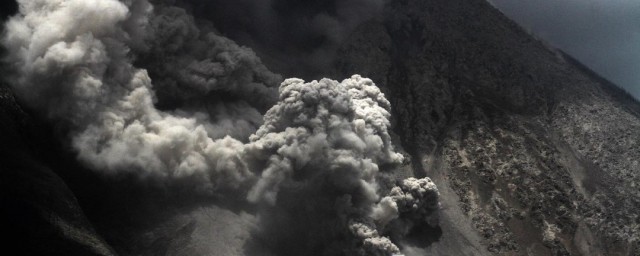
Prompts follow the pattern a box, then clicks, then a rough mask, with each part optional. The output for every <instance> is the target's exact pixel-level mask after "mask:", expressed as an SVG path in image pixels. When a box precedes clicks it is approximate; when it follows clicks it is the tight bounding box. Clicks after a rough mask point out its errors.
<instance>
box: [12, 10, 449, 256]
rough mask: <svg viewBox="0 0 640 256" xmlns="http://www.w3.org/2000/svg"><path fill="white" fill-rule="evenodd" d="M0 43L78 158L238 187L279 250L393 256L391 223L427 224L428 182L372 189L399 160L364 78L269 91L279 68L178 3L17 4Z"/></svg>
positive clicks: (204, 189) (230, 190) (205, 189)
mask: <svg viewBox="0 0 640 256" xmlns="http://www.w3.org/2000/svg"><path fill="white" fill-rule="evenodd" d="M2 43H3V44H4V46H5V47H6V48H7V49H9V55H8V58H7V61H8V62H10V63H12V64H14V67H15V76H14V77H13V81H12V85H13V87H14V89H15V91H16V93H17V94H18V95H19V96H20V97H21V98H22V100H23V101H24V102H26V103H27V104H28V105H29V106H30V107H31V108H33V109H35V110H37V111H41V112H42V113H44V115H46V116H47V117H48V118H51V119H52V120H54V121H56V122H60V123H62V124H64V125H65V126H67V127H69V135H70V137H71V145H72V146H73V148H74V149H75V150H76V151H77V153H78V157H79V159H80V161H82V162H83V163H85V164H87V165H89V166H90V167H92V168H93V169H95V170H99V171H102V172H103V173H105V174H118V173H129V174H134V175H137V176H138V177H140V178H143V179H144V180H151V181H154V182H155V183H157V184H163V185H169V186H173V185H180V184H182V185H184V184H185V183H186V184H188V186H189V187H193V188H194V189H195V190H196V191H197V192H198V193H204V194H206V195H209V194H211V193H216V194H223V195H228V196H231V197H244V196H246V197H247V198H246V200H247V201H249V202H251V203H255V204H257V205H260V206H261V209H262V210H261V211H260V215H261V216H262V217H261V227H262V228H263V231H264V232H266V233H268V234H273V236H272V239H275V241H274V242H273V243H274V246H275V247H276V250H277V251H279V252H284V253H293V254H295V253H298V252H301V253H303V254H305V255H310V254H309V253H310V252H316V253H327V254H331V252H338V253H347V252H353V253H355V254H359V255H392V254H396V253H397V252H398V246H396V245H394V243H393V242H392V239H398V240H401V239H402V237H403V236H404V235H405V234H406V232H395V231H393V228H389V227H397V226H402V227H409V226H411V225H414V223H418V222H422V221H427V219H428V216H429V214H431V213H432V212H433V206H434V205H435V204H437V203H436V202H437V190H435V186H432V185H433V184H432V183H430V181H428V180H408V181H404V182H402V183H401V184H400V185H399V186H398V189H396V188H394V189H392V190H391V192H390V194H389V195H386V194H381V193H386V192H385V191H383V190H384V189H381V188H382V187H383V186H381V185H382V184H380V183H381V182H383V181H382V180H381V179H379V178H378V177H379V176H380V175H382V173H383V172H384V170H381V166H393V165H397V164H400V163H401V162H402V156H401V155H400V154H399V153H397V152H395V150H394V147H393V145H392V142H391V138H390V136H389V127H390V122H389V118H390V104H389V102H388V101H387V100H386V99H385V97H384V94H382V93H381V92H380V90H379V89H378V88H377V87H376V86H375V84H374V83H373V82H372V81H371V80H369V79H366V78H362V77H360V76H357V75H355V76H353V77H351V78H349V79H346V80H344V81H343V82H341V83H339V82H337V81H333V80H329V79H323V80H320V81H313V82H310V83H305V82H304V81H302V80H300V79H287V80H286V81H284V82H283V83H282V84H281V85H280V87H279V91H278V92H279V97H275V95H277V94H278V92H276V88H275V87H274V85H275V84H277V82H278V81H279V80H280V77H279V76H278V75H275V74H273V73H271V72H269V71H268V70H267V69H266V67H265V66H264V65H262V64H261V62H260V60H259V59H258V58H257V57H256V55H255V54H254V53H253V52H252V51H251V50H250V49H249V48H245V47H240V46H238V45H236V44H235V43H234V42H233V41H231V40H229V39H226V38H224V37H222V36H219V35H218V34H217V33H216V31H215V29H213V28H212V27H211V25H210V24H209V25H206V24H205V25H202V26H198V22H197V21H195V20H194V19H193V18H192V17H190V16H189V15H188V14H187V13H186V12H185V11H184V10H182V9H179V8H175V7H168V6H165V5H163V6H159V7H158V8H157V9H156V10H154V9H153V7H152V6H151V4H149V3H148V2H147V1H146V0H127V1H123V2H119V1H116V0H33V1H29V0H21V1H20V14H18V15H17V16H15V17H12V18H11V19H10V20H9V21H8V22H7V24H6V33H5V35H4V36H3V38H2ZM145 68H146V69H145ZM149 73H152V74H155V75H154V78H155V77H156V76H157V78H156V80H155V81H154V82H152V79H151V77H150V75H149ZM156 93H158V94H156ZM276 101H277V102H276ZM274 103H275V105H274V106H273V107H271V109H270V110H268V111H267V112H266V114H265V115H264V117H262V115H261V110H263V109H266V108H268V107H269V106H270V105H272V104H274ZM159 105H160V106H161V107H159ZM261 119H263V120H261ZM263 122H264V123H263ZM243 200H244V199H243ZM431 200H432V201H431ZM405 219H406V220H405ZM301 223H304V225H301ZM397 223H399V224H397ZM283 227H288V228H283ZM405 229H406V228H405ZM388 237H391V239H390V238H388ZM292 241H293V243H292ZM291 244H295V245H294V246H291ZM287 246H290V247H289V248H285V247H287Z"/></svg>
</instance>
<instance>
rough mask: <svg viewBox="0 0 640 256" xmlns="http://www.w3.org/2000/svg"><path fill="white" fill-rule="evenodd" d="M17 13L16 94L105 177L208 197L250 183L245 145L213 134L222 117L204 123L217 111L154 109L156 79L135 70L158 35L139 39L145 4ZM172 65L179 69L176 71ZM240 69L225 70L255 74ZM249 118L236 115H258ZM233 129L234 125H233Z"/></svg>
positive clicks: (43, 7) (52, 0) (72, 5)
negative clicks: (59, 127)
mask: <svg viewBox="0 0 640 256" xmlns="http://www.w3.org/2000/svg"><path fill="white" fill-rule="evenodd" d="M130 8H131V9H130ZM20 12H21V14H19V15H17V16H15V17H12V18H11V19H10V20H9V21H8V23H7V25H6V28H7V30H6V31H7V32H6V35H5V36H4V38H3V43H4V45H5V46H6V47H7V48H8V49H10V50H11V52H10V54H9V61H10V62H12V63H15V65H16V66H17V68H16V69H17V73H18V74H17V78H16V79H15V82H14V88H15V90H16V91H17V93H18V94H19V95H20V96H21V97H22V98H23V99H24V100H25V101H26V102H27V103H28V104H29V105H30V106H31V107H33V108H35V109H38V110H41V111H43V112H45V113H46V114H47V115H48V116H49V117H50V118H52V119H54V120H63V121H64V122H66V124H67V125H68V126H70V127H71V128H70V129H71V135H72V137H73V139H72V140H73V142H72V144H73V146H74V148H75V149H76V150H77V151H78V156H79V158H80V160H81V161H83V162H85V163H87V164H88V165H90V166H91V167H93V168H95V169H99V170H104V171H106V172H108V173H116V172H134V173H138V174H139V176H140V177H146V178H151V179H154V180H158V181H160V182H167V181H171V180H173V179H175V180H184V179H186V180H190V181H191V182H193V184H194V185H195V187H196V189H197V190H200V191H204V192H207V193H208V192H211V191H218V190H226V189H238V188H240V187H241V186H242V185H243V184H244V183H247V182H249V181H251V179H252V178H253V176H254V174H253V173H251V172H250V171H249V170H248V169H247V167H246V165H245V164H244V162H243V161H242V159H241V155H240V154H241V153H242V152H243V147H244V144H243V143H242V142H240V141H238V140H236V139H233V138H231V137H225V136H223V135H224V134H214V135H215V137H211V134H209V132H210V131H209V132H208V130H214V129H215V127H216V123H214V124H211V123H208V121H211V120H215V119H214V118H219V116H208V115H209V113H210V112H215V111H206V109H205V110H202V109H199V110H197V111H191V110H183V111H179V112H176V113H172V112H164V111H160V110H158V109H157V108H156V107H155V105H154V103H155V102H156V95H155V92H154V89H155V88H154V86H153V84H152V82H151V78H150V77H149V75H148V74H147V71H146V70H144V69H140V68H136V67H135V66H134V65H133V64H132V62H133V60H134V57H135V56H134V55H135V53H136V52H135V50H136V49H140V48H144V47H143V46H144V44H145V42H146V41H145V40H146V38H145V37H146V36H148V35H149V34H152V35H155V34H157V33H141V31H147V32H148V31H149V30H150V29H149V24H150V20H149V17H150V16H152V7H151V5H150V4H149V3H148V2H146V1H144V0H138V1H126V2H119V1H115V0H101V1H97V0H89V1H84V0H67V1H62V0H49V1H45V0H37V1H21V2H20ZM207 36H208V37H209V38H215V37H216V35H214V34H211V33H210V34H208V35H207ZM220 42H222V43H220ZM207 43H210V45H209V46H211V45H214V44H226V46H224V47H222V46H221V47H220V48H222V49H223V50H217V53H218V55H225V54H226V55H231V56H234V55H250V56H251V55H252V54H253V53H244V52H243V51H248V52H250V50H249V49H247V48H241V47H237V46H236V47H233V46H231V45H232V44H233V43H232V42H231V41H229V40H224V39H220V40H217V41H216V40H213V41H208V42H207ZM203 47H206V46H203ZM150 49H153V47H150ZM224 50H228V51H227V52H224ZM205 57H206V56H205ZM185 58H186V57H185ZM204 61H206V59H205V60H204ZM211 62H212V63H213V61H211ZM166 63H167V65H173V67H174V68H175V69H178V70H179V69H181V68H180V67H179V64H180V63H171V62H170V61H167V62H166ZM242 65H245V63H240V64H238V65H237V66H233V67H231V68H229V67H227V68H228V69H229V70H231V71H230V72H233V70H234V69H233V68H236V69H251V67H244V66H242ZM256 66H259V65H256ZM263 71H264V70H259V71H256V72H258V73H259V72H263ZM214 75H215V74H214ZM223 75H224V74H223ZM211 79H213V78H211ZM254 85H255V84H254ZM262 87H264V88H267V85H262ZM178 89H179V90H182V91H188V90H187V89H183V88H178ZM203 90H205V91H206V90H212V88H205V89H203ZM273 90H275V89H273ZM266 91H268V89H264V90H263V91H261V92H265V93H266ZM254 92H255V91H254ZM256 94H257V93H256ZM266 94H269V93H266ZM242 104H243V103H242V101H239V102H237V103H235V104H233V105H234V107H238V106H243V105H242ZM247 105H248V104H244V106H247ZM214 107H215V105H214ZM246 109H248V107H244V109H243V110H242V111H236V112H240V113H253V114H252V115H253V117H254V118H253V119H255V116H259V114H257V115H256V114H255V113H257V111H255V110H254V111H253V112H250V111H245V110H246ZM225 113H233V112H231V111H227V112H225ZM216 121H218V120H216ZM225 121H226V120H222V121H220V122H219V123H224V122H225ZM203 122H205V123H203ZM230 122H231V124H233V123H238V121H237V120H235V119H233V118H231V121H230ZM249 122H250V123H256V122H260V121H259V120H258V121H256V120H250V121H249ZM212 126H213V128H212ZM254 129H255V128H254ZM245 136H248V134H247V135H245Z"/></svg>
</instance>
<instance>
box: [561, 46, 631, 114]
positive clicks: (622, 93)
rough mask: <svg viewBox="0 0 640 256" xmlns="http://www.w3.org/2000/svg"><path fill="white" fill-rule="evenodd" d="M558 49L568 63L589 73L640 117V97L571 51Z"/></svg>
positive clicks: (613, 96) (617, 99) (605, 89)
mask: <svg viewBox="0 0 640 256" xmlns="http://www.w3.org/2000/svg"><path fill="white" fill-rule="evenodd" d="M557 50H558V52H559V53H560V54H561V55H562V57H563V58H564V59H565V60H566V61H567V62H568V64H570V65H572V66H573V67H575V68H577V69H578V70H579V71H581V72H582V73H584V74H585V75H587V77H588V78H590V79H592V80H594V81H596V82H598V85H600V88H602V89H603V90H604V91H605V92H606V93H607V94H608V95H609V96H611V97H612V98H614V99H615V100H616V102H618V103H621V105H622V107H623V108H625V109H626V110H628V111H630V112H631V113H632V114H633V115H635V116H638V117H640V99H636V98H635V97H633V95H631V93H629V92H628V91H627V90H625V89H624V88H622V87H620V86H618V85H617V84H615V83H613V82H611V81H610V80H608V79H606V78H604V77H603V76H602V75H600V74H598V73H597V72H595V71H594V70H593V69H591V68H589V67H587V66H586V65H585V64H583V63H582V62H580V61H579V60H578V59H576V58H575V57H573V56H571V55H570V54H569V53H567V52H565V51H562V50H560V49H557Z"/></svg>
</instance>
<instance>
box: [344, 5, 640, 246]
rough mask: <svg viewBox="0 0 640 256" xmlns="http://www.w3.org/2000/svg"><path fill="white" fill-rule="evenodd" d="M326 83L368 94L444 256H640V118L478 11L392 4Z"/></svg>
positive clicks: (597, 83) (594, 80) (559, 58)
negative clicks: (350, 79) (353, 85)
mask: <svg viewBox="0 0 640 256" xmlns="http://www.w3.org/2000/svg"><path fill="white" fill-rule="evenodd" d="M339 55H340V56H342V58H341V59H340V60H339V61H338V65H337V69H336V71H335V72H336V73H337V74H339V76H340V75H346V74H350V73H354V72H358V73H361V74H363V75H365V76H370V77H372V78H373V79H374V81H378V83H379V84H381V85H382V86H383V87H384V88H385V90H386V93H387V94H388V95H389V98H390V99H391V101H392V104H393V109H394V111H395V113H394V117H396V120H395V124H396V132H397V133H398V134H399V135H400V137H401V141H402V145H403V147H404V148H405V149H406V150H407V152H408V153H409V154H410V155H411V156H412V158H413V163H412V166H413V170H414V174H415V175H416V176H424V175H427V176H430V177H432V178H434V181H435V182H436V184H437V185H438V187H439V189H440V191H441V194H442V205H443V209H442V213H441V226H442V229H443V231H442V235H441V237H440V239H439V240H438V241H437V242H435V243H433V244H432V245H431V246H429V247H426V248H424V250H425V251H427V252H434V253H441V254H444V255H462V254H466V255H480V254H485V255H640V245H639V239H640V232H639V231H638V230H640V215H639V214H638V209H640V194H639V193H638V191H640V190H639V189H638V186H639V185H640V162H639V161H640V160H638V159H640V147H639V146H640V144H639V143H640V112H639V111H638V109H639V107H640V104H638V102H637V101H635V100H633V99H632V98H630V96H629V95H627V94H625V93H624V92H622V91H621V90H619V89H617V88H615V87H614V86H613V85H612V84H610V83H608V82H606V81H605V80H604V79H602V78H599V77H597V76H595V75H594V74H593V73H592V72H590V71H588V70H587V69H585V68H584V67H583V66H581V65H579V64H578V63H576V62H575V61H574V60H572V59H570V58H568V57H567V56H565V55H564V54H562V53H561V52H559V51H557V50H554V49H551V48H550V47H548V46H546V45H545V44H544V43H542V42H540V41H537V40H536V39H534V38H533V37H532V36H530V35H528V34H526V33H525V32H524V30H523V29H521V28H520V27H518V26H517V25H516V24H515V23H513V22H512V21H510V20H508V19H507V18H506V17H505V16H503V15H502V14H501V13H499V11H497V10H496V9H494V8H493V7H492V6H491V5H490V4H488V3H487V2H485V1H482V0H451V1H443V0H433V1H420V0H403V1H392V2H391V3H390V4H389V6H388V7H387V9H386V12H385V15H384V17H383V18H381V19H380V20H377V21H372V22H369V23H367V24H364V25H362V26H360V27H359V29H358V31H357V32H356V33H354V34H353V35H352V36H351V38H350V40H349V42H347V43H346V44H345V45H344V46H343V47H342V52H341V54H339Z"/></svg>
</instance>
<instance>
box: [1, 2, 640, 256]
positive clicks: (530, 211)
mask: <svg viewBox="0 0 640 256" xmlns="http://www.w3.org/2000/svg"><path fill="white" fill-rule="evenodd" d="M338 56H340V57H339V59H337V60H336V63H335V69H334V70H332V71H330V72H327V74H326V75H327V76H329V77H349V76H350V75H351V74H353V73H358V74H361V75H362V76H366V77H370V78H372V79H373V81H375V82H376V84H378V85H379V86H381V87H382V89H383V91H384V92H385V94H386V96H387V98H389V100H390V102H391V104H392V110H393V118H394V119H393V120H392V121H393V123H394V132H395V133H396V134H397V138H396V139H397V140H398V142H399V144H400V145H401V146H402V148H403V149H404V150H405V151H406V152H405V153H406V154H407V155H408V156H410V158H411V161H410V165H409V166H408V168H410V170H399V171H398V172H399V173H398V175H399V176H410V175H411V174H413V176H416V177H425V176H428V177H431V179H432V180H433V182H434V183H435V184H436V185H437V186H438V190H439V191H440V204H441V209H440V213H439V227H438V228H433V227H425V231H424V232H423V233H425V234H416V235H415V236H413V237H415V239H413V240H412V241H411V243H410V244H406V245H402V246H404V248H405V251H407V252H410V253H411V254H414V255H425V254H433V255H640V232H639V231H638V230H640V215H639V214H640V192H639V191H640V189H639V187H640V149H639V148H640V147H639V146H640V145H639V144H640V104H639V103H638V102H637V101H636V100H634V99H633V98H631V97H630V96H629V95H628V94H626V93H624V92H623V91H621V90H620V89H618V88H616V87H615V86H614V85H612V84H610V83H608V82H607V81H605V80H604V79H602V78H600V77H598V76H596V75H594V74H593V73H592V72H590V71H589V70H588V69H586V68H584V67H583V66H581V65H580V64H579V63H577V62H576V61H575V60H573V59H572V58H571V57H569V56H566V55H565V54H563V53H562V52H560V51H558V50H555V49H553V48H550V47H548V46H547V45H545V44H544V43H543V42H540V41H538V40H536V39H535V38H533V37H532V36H530V35H528V34H527V33H526V32H524V30H523V29H522V28H520V27H518V26H517V25H516V24H515V23H513V22H512V21H510V20H508V19H507V18H506V17H505V16H504V15H502V14H501V13H500V12H499V11H498V10H496V9H495V8H493V7H492V6H491V5H490V4H488V3H487V2H486V1H483V0H447V1H445V0H430V1H424V0H395V1H389V2H388V3H387V6H386V7H385V10H384V14H383V15H382V16H380V17H376V18H375V19H374V20H371V21H368V22H366V23H364V24H362V25H360V26H359V27H358V28H357V29H356V31H354V32H353V33H352V35H351V36H350V38H349V39H348V40H347V41H346V42H344V43H343V45H342V47H341V48H340V52H339V54H338ZM39 118H41V117H38V116H35V115H31V114H30V113H29V112H28V111H25V110H24V109H23V108H22V107H21V106H20V103H19V102H18V101H17V100H16V99H15V98H14V96H13V94H12V92H11V91H10V89H9V88H8V87H7V86H2V87H0V149H1V151H0V152H1V155H0V160H1V161H2V164H1V165H0V166H1V168H0V184H1V186H0V189H1V190H0V192H1V193H0V196H1V197H0V199H1V200H2V201H1V202H2V210H1V211H0V213H1V214H2V215H1V217H2V219H3V220H2V226H1V227H2V228H1V229H0V230H2V231H3V232H5V233H6V234H7V235H10V236H12V237H14V238H13V239H12V240H9V241H8V244H9V245H11V246H9V248H18V249H22V250H23V251H24V255H33V254H47V255H115V254H116V253H118V254H121V255H200V254H206V253H209V254H211V255H234V254H240V253H247V252H249V253H251V252H254V251H255V252H259V251H260V248H249V249H247V248H239V247H250V246H247V245H243V243H244V242H245V241H246V240H247V239H248V237H249V235H248V234H247V232H246V229H239V228H238V227H239V226H242V227H243V228H251V227H252V226H253V225H254V222H255V219H254V217H253V216H251V215H250V214H249V215H248V214H246V213H245V212H244V211H245V210H238V208H242V207H239V206H228V205H227V204H225V202H224V201H222V202H216V203H215V205H211V206H198V207H194V206H193V205H194V204H192V203H191V202H193V201H198V200H199V199H193V198H191V199H188V200H187V199H185V197H184V196H183V195H172V194H171V193H169V192H167V191H156V190H153V189H146V188H137V187H136V184H132V181H130V180H129V179H127V178H126V177H120V178H119V179H116V180H118V182H116V185H113V184H112V183H113V182H114V181H113V179H105V178H104V177H99V175H97V174H94V173H92V172H90V171H88V170H83V168H82V167H79V166H78V164H77V163H75V162H74V160H73V154H72V153H68V152H69V149H68V148H66V147H65V146H64V145H61V144H60V143H59V142H58V140H57V139H55V137H56V136H58V133H57V132H56V131H57V130H58V129H62V128H60V127H56V126H50V125H43V124H41V122H40V121H38V119H39ZM65 152H66V153H65ZM168 202H169V203H168ZM176 202H178V203H176ZM119 206H122V207H119ZM250 208H251V207H249V210H248V211H249V212H251V211H253V210H255V209H250ZM149 216H152V217H149ZM218 230H226V231H225V232H221V233H225V234H231V236H230V237H219V236H216V234H217V231H218ZM14 231H19V232H17V233H16V232H14ZM227 231H229V232H227ZM11 232H13V233H11ZM103 237H104V238H103ZM207 239H213V240H215V241H214V242H211V243H208V242H206V241H208V240H207ZM229 245H232V247H234V246H235V248H236V249H237V250H217V251H216V249H215V248H218V247H220V248H222V247H223V246H224V248H229V247H228V246H229ZM256 254H258V253H256Z"/></svg>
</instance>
